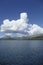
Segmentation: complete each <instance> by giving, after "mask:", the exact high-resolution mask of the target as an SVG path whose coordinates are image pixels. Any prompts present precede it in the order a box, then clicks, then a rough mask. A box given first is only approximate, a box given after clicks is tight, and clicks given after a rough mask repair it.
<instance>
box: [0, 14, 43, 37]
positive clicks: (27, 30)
mask: <svg viewBox="0 0 43 65" xmlns="http://www.w3.org/2000/svg"><path fill="white" fill-rule="evenodd" d="M0 32H4V33H5V35H11V34H12V33H13V34H15V33H17V35H21V36H22V35H24V36H26V35H37V34H43V28H42V27H40V26H39V25H36V24H33V25H32V24H28V16H27V13H21V14H20V19H18V20H12V21H10V20H9V19H6V20H4V21H3V24H1V26H0Z"/></svg>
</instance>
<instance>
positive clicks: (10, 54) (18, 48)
mask: <svg viewBox="0 0 43 65" xmlns="http://www.w3.org/2000/svg"><path fill="white" fill-rule="evenodd" d="M0 65H43V40H0Z"/></svg>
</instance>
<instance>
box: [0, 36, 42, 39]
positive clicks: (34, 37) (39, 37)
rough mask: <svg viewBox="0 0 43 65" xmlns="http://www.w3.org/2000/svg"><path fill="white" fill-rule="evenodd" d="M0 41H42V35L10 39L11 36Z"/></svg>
mask: <svg viewBox="0 0 43 65" xmlns="http://www.w3.org/2000/svg"><path fill="white" fill-rule="evenodd" d="M0 40H43V35H37V36H27V37H26V36H22V37H11V36H5V37H2V38H0Z"/></svg>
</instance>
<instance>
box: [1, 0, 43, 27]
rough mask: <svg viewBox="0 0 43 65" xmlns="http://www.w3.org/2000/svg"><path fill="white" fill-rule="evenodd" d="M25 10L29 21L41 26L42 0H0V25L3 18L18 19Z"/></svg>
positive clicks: (42, 19) (42, 15)
mask: <svg viewBox="0 0 43 65" xmlns="http://www.w3.org/2000/svg"><path fill="white" fill-rule="evenodd" d="M22 12H27V13H28V17H29V23H32V24H33V23H34V24H38V25H40V26H41V27H43V0H0V25H1V23H2V22H3V20H4V19H9V20H13V19H18V18H19V16H20V13H22Z"/></svg>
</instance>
